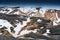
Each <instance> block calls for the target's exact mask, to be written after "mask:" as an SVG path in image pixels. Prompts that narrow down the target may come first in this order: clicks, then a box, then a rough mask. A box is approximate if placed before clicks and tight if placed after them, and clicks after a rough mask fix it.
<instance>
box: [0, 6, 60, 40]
mask: <svg viewBox="0 0 60 40" xmlns="http://www.w3.org/2000/svg"><path fill="white" fill-rule="evenodd" d="M25 9H26V8H22V7H0V35H1V36H0V37H1V38H5V37H6V38H7V37H8V38H7V39H9V38H12V39H13V40H16V39H15V38H17V40H19V39H21V37H23V40H25V39H26V40H27V39H29V38H30V40H35V39H36V40H37V39H44V40H45V39H47V40H48V39H51V40H52V39H53V40H55V38H54V37H51V36H50V35H56V34H60V31H59V30H60V21H59V18H60V10H57V9H47V10H44V11H43V10H42V9H43V8H42V7H36V8H32V10H31V9H28V10H27V9H26V10H25ZM44 34H46V35H44ZM14 37H15V38H14ZM7 39H6V40H7ZM12 39H11V40H12Z"/></svg>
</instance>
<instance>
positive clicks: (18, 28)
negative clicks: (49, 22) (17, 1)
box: [0, 8, 60, 37]
mask: <svg viewBox="0 0 60 40" xmlns="http://www.w3.org/2000/svg"><path fill="white" fill-rule="evenodd" d="M8 9H9V10H10V11H9V12H11V11H12V9H11V8H8ZM20 10H22V11H23V12H25V13H27V11H28V12H29V11H30V12H32V11H34V12H35V11H36V9H34V8H33V9H31V10H29V9H25V10H23V8H20ZM42 10H43V12H42V11H40V12H41V13H42V16H44V15H43V14H44V12H45V10H44V9H42ZM5 12H6V11H0V13H5ZM9 12H7V14H8V13H9ZM18 13H19V12H18V11H17V12H15V13H14V14H18ZM59 20H60V19H58V21H59ZM37 21H38V22H41V20H40V19H39V20H37ZM28 22H30V18H27V21H23V25H21V23H17V27H16V28H14V30H15V33H11V30H10V27H13V26H12V25H11V24H10V23H9V22H8V21H7V20H2V19H0V25H2V26H0V28H2V27H3V26H5V27H7V30H8V32H10V33H11V34H12V35H13V37H18V36H21V35H24V34H28V33H30V32H33V33H35V32H37V29H35V30H23V31H21V33H20V34H19V35H17V34H18V32H19V31H20V30H21V28H22V27H24V26H25V25H27V23H28ZM54 25H56V24H55V23H54ZM42 28H43V27H42ZM47 33H50V32H49V29H47V31H46V33H44V34H42V35H46V36H47Z"/></svg>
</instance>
